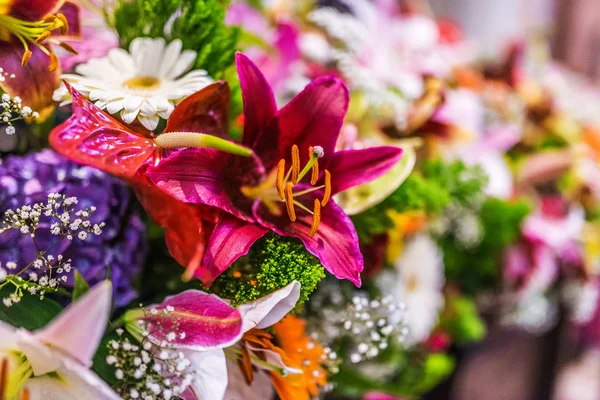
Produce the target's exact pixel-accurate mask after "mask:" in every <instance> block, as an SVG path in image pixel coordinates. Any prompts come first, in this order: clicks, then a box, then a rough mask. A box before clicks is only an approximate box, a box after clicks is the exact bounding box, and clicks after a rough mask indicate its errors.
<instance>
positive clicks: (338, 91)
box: [276, 76, 349, 168]
mask: <svg viewBox="0 0 600 400" xmlns="http://www.w3.org/2000/svg"><path fill="white" fill-rule="evenodd" d="M348 101H349V95H348V88H347V87H346V85H345V84H344V82H342V81H341V80H340V79H339V78H336V77H334V76H324V77H321V78H318V79H316V80H314V81H313V82H312V83H310V84H309V85H308V86H307V87H306V88H305V89H304V90H303V91H302V92H300V93H299V94H298V95H297V96H296V97H294V98H293V99H292V100H291V101H290V102H289V103H288V104H287V105H286V106H285V107H283V108H282V109H281V110H279V113H278V114H277V128H278V130H279V132H280V133H279V142H278V154H277V157H276V158H277V161H278V160H279V159H281V158H285V159H287V160H290V157H291V156H290V154H291V149H292V146H293V145H294V144H295V145H297V146H298V147H299V148H300V160H301V164H304V163H306V162H307V161H308V152H307V149H308V147H309V146H321V147H322V148H323V150H325V157H324V159H323V160H321V161H320V162H321V163H323V164H324V165H322V168H327V165H326V164H327V162H326V160H327V158H329V157H330V156H331V155H333V153H334V151H335V144H336V142H337V139H338V136H339V133H340V129H341V127H342V123H343V121H344V115H346V111H347V110H348ZM303 150H304V151H303Z"/></svg>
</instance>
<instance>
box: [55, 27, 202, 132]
mask: <svg viewBox="0 0 600 400" xmlns="http://www.w3.org/2000/svg"><path fill="white" fill-rule="evenodd" d="M196 55H197V53H196V52H195V51H193V50H183V51H182V43H181V41H180V40H179V39H177V40H174V41H172V42H171V43H169V44H168V45H165V41H164V39H162V38H158V39H151V38H136V39H134V40H133V41H132V42H131V45H130V46H129V52H127V51H126V50H124V49H112V50H111V51H110V52H109V53H108V56H106V57H104V58H96V59H91V60H89V61H88V62H87V63H85V64H81V65H79V66H78V67H77V68H76V69H75V70H76V72H77V73H78V74H79V75H76V74H64V75H62V78H63V79H64V80H66V81H67V82H69V83H70V84H71V85H72V86H73V87H74V88H75V89H76V90H78V91H79V92H80V93H81V94H82V95H84V96H85V97H87V98H89V99H90V100H91V101H93V102H94V103H95V104H96V106H98V107H100V108H101V109H105V110H106V111H108V112H109V113H110V114H116V113H120V117H121V119H122V120H123V121H124V122H125V123H127V124H130V123H132V122H133V121H134V120H135V119H136V118H137V119H138V121H139V122H140V123H141V124H142V125H143V126H144V127H145V128H146V129H149V130H154V129H156V127H157V126H158V123H159V121H160V118H163V119H167V118H169V116H170V115H171V112H172V111H173V109H174V107H175V106H176V105H177V104H178V103H179V102H180V101H181V100H183V99H184V98H186V97H187V96H189V95H191V94H192V93H195V92H197V91H198V90H200V89H202V88H204V87H206V86H208V85H209V84H211V83H212V82H213V79H212V78H211V77H210V76H208V74H207V72H206V71H204V70H194V71H191V72H188V71H190V69H191V68H192V66H193V64H194V61H195V60H196ZM186 72H188V73H187V74H186ZM184 74H185V75H184ZM53 98H54V100H55V101H61V102H62V104H65V103H68V102H69V101H70V100H69V98H70V96H69V93H68V90H67V89H66V87H65V86H64V85H62V86H61V87H60V88H58V89H57V90H56V91H55V92H54V96H53Z"/></svg>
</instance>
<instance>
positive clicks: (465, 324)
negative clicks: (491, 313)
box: [441, 296, 486, 345]
mask: <svg viewBox="0 0 600 400" xmlns="http://www.w3.org/2000/svg"><path fill="white" fill-rule="evenodd" d="M441 325H442V327H443V328H444V330H446V331H448V332H449V333H450V335H451V336H452V339H453V340H454V341H455V342H456V343H457V344H459V345H465V344H469V343H473V342H478V341H480V340H481V339H483V337H484V336H485V333H486V328H485V323H484V322H483V321H482V320H481V317H480V316H479V313H478V312H477V307H476V306H475V303H474V302H473V300H472V299H470V298H468V297H465V296H454V297H449V298H447V304H446V310H445V311H444V314H443V315H442V317H441Z"/></svg>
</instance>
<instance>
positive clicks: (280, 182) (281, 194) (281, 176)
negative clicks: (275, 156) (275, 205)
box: [275, 158, 285, 200]
mask: <svg viewBox="0 0 600 400" xmlns="http://www.w3.org/2000/svg"><path fill="white" fill-rule="evenodd" d="M284 173H285V159H283V158H282V159H281V160H279V164H278V165H277V180H276V181H275V186H276V187H277V193H278V194H279V198H281V200H283V199H285V192H284V189H285V188H284V185H283V179H284Z"/></svg>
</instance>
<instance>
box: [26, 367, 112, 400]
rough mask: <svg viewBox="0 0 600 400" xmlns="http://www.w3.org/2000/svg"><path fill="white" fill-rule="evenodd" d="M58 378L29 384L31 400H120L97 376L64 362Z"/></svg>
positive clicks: (33, 380) (34, 381) (30, 381)
mask: <svg viewBox="0 0 600 400" xmlns="http://www.w3.org/2000/svg"><path fill="white" fill-rule="evenodd" d="M56 375H57V376H58V377H54V376H49V375H44V376H40V377H35V378H32V379H30V380H29V381H28V382H27V385H26V387H27V389H28V390H29V397H30V399H31V400H119V399H121V396H119V395H118V394H117V393H116V392H115V391H114V390H112V389H111V388H110V386H108V385H107V384H106V383H105V382H104V381H103V380H102V379H100V378H99V377H98V376H97V375H96V374H94V373H93V372H91V371H89V370H88V369H87V368H84V367H82V366H80V365H78V364H76V363H74V362H71V361H68V360H64V363H63V365H62V367H61V368H59V369H58V370H56Z"/></svg>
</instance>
